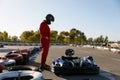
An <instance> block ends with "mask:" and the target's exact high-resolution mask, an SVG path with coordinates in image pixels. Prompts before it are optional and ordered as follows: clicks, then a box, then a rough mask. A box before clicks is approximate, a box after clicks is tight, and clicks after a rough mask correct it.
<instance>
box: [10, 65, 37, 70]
mask: <svg viewBox="0 0 120 80" xmlns="http://www.w3.org/2000/svg"><path fill="white" fill-rule="evenodd" d="M19 70H31V71H39V68H38V67H35V66H28V65H24V66H23V65H19V66H11V67H10V68H9V69H8V71H19Z"/></svg>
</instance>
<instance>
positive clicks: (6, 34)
mask: <svg viewBox="0 0 120 80" xmlns="http://www.w3.org/2000/svg"><path fill="white" fill-rule="evenodd" d="M3 40H4V41H8V33H7V32H6V31H4V32H3Z"/></svg>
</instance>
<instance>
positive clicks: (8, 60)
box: [4, 59, 16, 66]
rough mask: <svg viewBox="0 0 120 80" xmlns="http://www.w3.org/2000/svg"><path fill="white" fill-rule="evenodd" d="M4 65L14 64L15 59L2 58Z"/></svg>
mask: <svg viewBox="0 0 120 80" xmlns="http://www.w3.org/2000/svg"><path fill="white" fill-rule="evenodd" d="M4 63H5V66H14V65H15V64H16V61H15V60H14V59H6V60H4Z"/></svg>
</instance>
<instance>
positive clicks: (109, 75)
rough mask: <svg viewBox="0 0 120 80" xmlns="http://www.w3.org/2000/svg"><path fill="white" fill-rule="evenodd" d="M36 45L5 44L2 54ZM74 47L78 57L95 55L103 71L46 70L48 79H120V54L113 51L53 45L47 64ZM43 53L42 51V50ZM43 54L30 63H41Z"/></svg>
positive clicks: (45, 75)
mask: <svg viewBox="0 0 120 80" xmlns="http://www.w3.org/2000/svg"><path fill="white" fill-rule="evenodd" d="M30 47H34V46H5V47H4V48H0V55H1V56H2V53H6V52H8V51H11V50H14V49H26V48H30ZM68 48H72V49H74V50H75V55H74V56H78V57H83V56H93V58H94V60H95V62H96V63H97V65H99V66H100V68H101V71H100V74H98V75H67V76H63V75H55V74H54V73H52V72H50V71H47V70H44V71H43V72H42V74H43V76H44V78H45V79H47V80H120V68H119V67H120V54H117V53H112V52H109V51H104V50H97V49H95V48H84V47H71V46H51V47H50V50H49V55H48V58H47V64H49V65H51V63H52V61H53V60H54V59H55V58H57V57H60V56H63V55H65V54H64V53H65V50H66V49H68ZM40 53H41V52H40ZM40 57H41V54H40V55H38V56H37V57H36V59H35V60H33V61H31V62H30V63H29V64H30V65H34V66H39V65H40Z"/></svg>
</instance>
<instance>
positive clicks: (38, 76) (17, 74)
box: [0, 71, 44, 80]
mask: <svg viewBox="0 0 120 80" xmlns="http://www.w3.org/2000/svg"><path fill="white" fill-rule="evenodd" d="M0 80H44V78H43V75H42V73H40V72H37V71H10V72H5V73H1V74H0Z"/></svg>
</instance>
